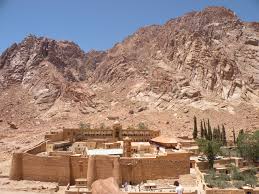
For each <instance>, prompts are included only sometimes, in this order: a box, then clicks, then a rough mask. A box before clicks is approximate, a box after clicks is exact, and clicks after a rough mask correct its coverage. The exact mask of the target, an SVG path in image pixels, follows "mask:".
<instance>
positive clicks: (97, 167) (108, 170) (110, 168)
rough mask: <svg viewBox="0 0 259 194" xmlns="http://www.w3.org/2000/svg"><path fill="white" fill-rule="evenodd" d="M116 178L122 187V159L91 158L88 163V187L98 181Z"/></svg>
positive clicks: (114, 157)
mask: <svg viewBox="0 0 259 194" xmlns="http://www.w3.org/2000/svg"><path fill="white" fill-rule="evenodd" d="M109 177H114V178H115V179H116V180H117V182H118V184H119V185H121V170H120V158H119V157H116V156H90V157H89V161H88V174H87V184H88V187H90V186H91V184H92V183H93V182H94V181H95V180H98V179H106V178H109Z"/></svg>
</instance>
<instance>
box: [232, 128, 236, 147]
mask: <svg viewBox="0 0 259 194" xmlns="http://www.w3.org/2000/svg"><path fill="white" fill-rule="evenodd" d="M232 132H233V139H234V144H236V133H235V129H234V128H233V131H232Z"/></svg>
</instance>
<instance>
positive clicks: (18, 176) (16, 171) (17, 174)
mask: <svg viewBox="0 0 259 194" xmlns="http://www.w3.org/2000/svg"><path fill="white" fill-rule="evenodd" d="M10 179H12V180H22V179H23V153H13V157H12V163H11V169H10Z"/></svg>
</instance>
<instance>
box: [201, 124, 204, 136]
mask: <svg viewBox="0 0 259 194" xmlns="http://www.w3.org/2000/svg"><path fill="white" fill-rule="evenodd" d="M200 130H201V138H203V137H204V129H203V124H202V120H201V126H200Z"/></svg>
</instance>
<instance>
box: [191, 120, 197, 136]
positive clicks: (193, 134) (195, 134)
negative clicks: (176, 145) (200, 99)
mask: <svg viewBox="0 0 259 194" xmlns="http://www.w3.org/2000/svg"><path fill="white" fill-rule="evenodd" d="M192 136H193V139H196V138H197V136H198V129H197V118H196V116H194V117H193V133H192Z"/></svg>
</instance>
